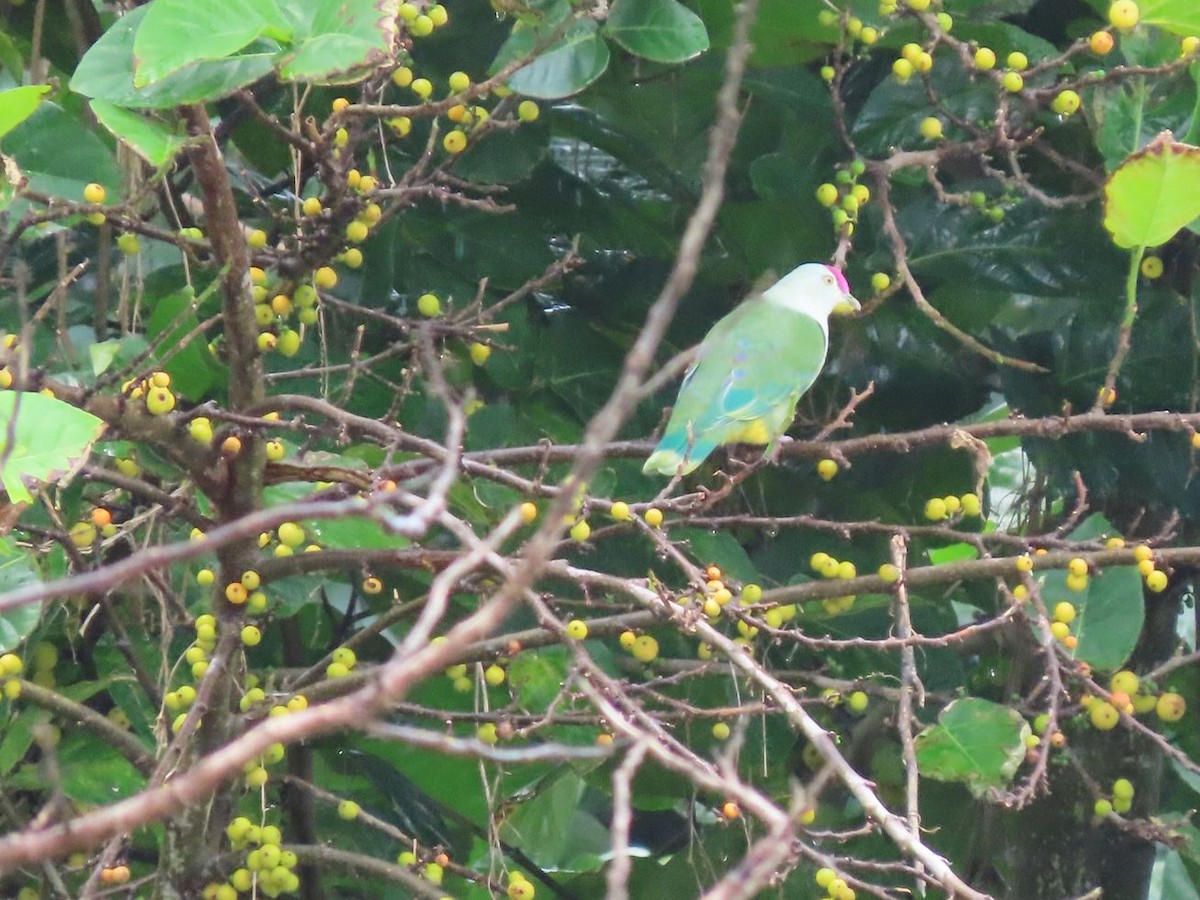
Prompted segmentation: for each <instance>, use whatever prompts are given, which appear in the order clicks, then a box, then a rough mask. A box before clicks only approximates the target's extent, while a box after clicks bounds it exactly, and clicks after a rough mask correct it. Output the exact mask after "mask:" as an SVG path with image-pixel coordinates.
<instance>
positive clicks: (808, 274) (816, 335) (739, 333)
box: [642, 263, 860, 476]
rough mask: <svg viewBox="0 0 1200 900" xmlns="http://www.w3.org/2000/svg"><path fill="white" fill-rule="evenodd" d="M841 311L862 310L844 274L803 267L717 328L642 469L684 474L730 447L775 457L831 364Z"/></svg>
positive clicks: (832, 269) (808, 265)
mask: <svg viewBox="0 0 1200 900" xmlns="http://www.w3.org/2000/svg"><path fill="white" fill-rule="evenodd" d="M843 305H845V306H848V307H849V309H851V310H857V309H859V308H860V307H859V303H858V301H857V300H855V299H854V297H852V296H851V294H850V285H848V284H847V283H846V277H845V276H844V275H843V274H842V273H841V271H840V270H839V269H837V268H835V267H834V266H827V265H823V264H821V263H805V264H804V265H802V266H799V267H798V268H796V269H793V270H792V271H791V272H789V273H788V274H787V275H785V276H784V277H783V278H781V279H779V281H778V282H776V283H775V284H774V286H772V287H771V288H769V289H768V290H766V291H764V292H763V293H762V294H761V295H759V296H756V297H752V298H750V299H749V300H746V301H745V302H744V303H742V304H740V305H739V306H738V307H737V308H736V309H734V310H733V311H732V312H730V313H729V314H728V315H726V316H725V317H724V318H722V319H721V320H720V321H719V322H717V324H715V325H714V326H713V327H712V329H711V330H710V331H709V332H708V334H707V335H706V336H705V338H704V340H703V341H702V342H701V343H700V349H699V351H698V353H697V356H696V361H695V363H693V364H692V367H691V368H690V369H688V371H687V374H686V375H684V377H683V384H682V385H680V388H679V397H678V399H677V400H676V401H675V409H674V410H673V411H672V413H671V420H670V421H669V422H668V423H667V430H666V432H665V433H664V434H663V436H662V440H660V441H659V442H658V446H657V447H655V448H654V452H653V453H652V454H650V458H649V459H647V460H646V464H645V466H643V468H642V471H643V472H646V473H647V474H649V473H652V472H657V473H659V474H661V475H668V476H671V475H686V474H687V473H689V472H691V471H692V470H693V469H695V468H696V467H697V466H699V465H700V463H702V462H704V460H705V459H706V458H707V457H708V455H709V454H710V453H712V452H713V450H715V449H716V448H717V447H718V446H721V445H724V444H758V445H766V447H767V452H771V450H773V449H774V447H775V445H776V444H777V443H778V441H779V439H780V438H781V437H782V436H783V433H784V432H785V431H787V429H788V426H789V425H791V424H792V419H793V418H794V417H795V414H796V403H797V402H799V400H800V397H801V396H802V395H803V394H804V392H805V391H807V390H808V389H809V388H810V387H811V386H812V383H813V382H814V381H815V380H816V378H817V374H818V373H819V372H820V371H821V367H822V366H823V365H825V353H826V351H827V350H828V348H829V315H830V314H831V313H832V312H834V310H837V309H838V307H841V306H843Z"/></svg>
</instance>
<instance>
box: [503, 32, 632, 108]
mask: <svg viewBox="0 0 1200 900" xmlns="http://www.w3.org/2000/svg"><path fill="white" fill-rule="evenodd" d="M558 21H559V22H561V19H559V20H558ZM557 28H558V24H557V23H555V24H551V23H550V21H546V22H539V23H538V24H536V25H530V24H528V23H525V22H518V23H517V24H516V25H515V26H513V30H512V33H511V34H510V35H509V37H508V40H507V41H505V42H504V46H503V47H501V48H500V52H499V53H498V54H497V55H496V60H495V62H493V63H492V67H491V70H490V71H491V72H492V73H493V74H494V73H495V72H498V71H499V70H500V69H502V68H503V67H504V66H506V65H508V64H509V63H511V62H514V61H516V60H520V59H525V58H527V57H529V56H530V55H531V54H532V53H533V52H534V51H535V50H537V49H538V48H539V47H540V46H542V45H543V44H544V43H545V42H546V41H548V40H550V38H551V37H552V36H553V35H554V33H555V32H556V30H557ZM608 59H609V56H608V45H607V44H606V43H604V41H603V40H602V39H601V38H600V35H599V26H598V25H597V24H596V23H595V22H594V21H592V20H591V19H579V20H576V21H574V22H572V23H571V24H570V25H568V26H567V28H566V31H565V33H564V34H563V36H562V37H561V38H560V39H559V40H557V41H555V42H554V43H553V44H551V45H550V46H549V47H548V48H546V49H545V50H543V51H542V52H541V53H540V54H539V55H538V56H537V58H536V59H534V60H533V62H531V63H530V64H529V65H527V66H525V67H524V68H522V69H518V70H517V71H516V72H515V73H513V75H512V77H511V78H509V80H508V86H509V87H510V88H512V89H513V90H514V91H517V92H518V93H521V94H525V95H526V96H528V97H536V98H538V99H541V100H557V99H559V98H561V97H570V96H571V95H572V94H577V93H579V92H580V91H582V90H583V89H584V88H585V87H587V86H588V85H589V84H591V83H592V82H593V81H595V80H596V79H597V78H599V77H600V76H601V75H603V74H604V70H605V69H607V68H608Z"/></svg>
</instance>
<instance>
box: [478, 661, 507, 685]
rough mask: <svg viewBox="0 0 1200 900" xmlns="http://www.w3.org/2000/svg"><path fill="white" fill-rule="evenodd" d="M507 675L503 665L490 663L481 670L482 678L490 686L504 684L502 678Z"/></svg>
mask: <svg viewBox="0 0 1200 900" xmlns="http://www.w3.org/2000/svg"><path fill="white" fill-rule="evenodd" d="M507 677H508V673H506V672H505V671H504V666H500V665H497V664H496V663H492V664H491V665H490V666H488V667H487V668H486V669H484V670H483V680H484V681H486V682H487V683H488V684H489V685H491V686H492V687H499V686H500V685H502V684H504V679H505V678H507Z"/></svg>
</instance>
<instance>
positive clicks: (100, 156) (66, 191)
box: [0, 102, 121, 201]
mask: <svg viewBox="0 0 1200 900" xmlns="http://www.w3.org/2000/svg"><path fill="white" fill-rule="evenodd" d="M0 147H2V148H3V150H4V152H5V153H7V154H8V155H10V156H11V157H12V158H13V159H15V160H16V162H17V165H18V166H20V168H21V173H22V174H23V175H25V176H26V177H27V178H28V179H29V186H30V187H31V188H33V189H34V190H36V191H41V192H42V193H45V194H50V195H51V196H53V197H62V198H63V199H66V200H74V201H79V200H80V199H82V197H83V188H84V186H85V185H86V184H88V182H92V181H95V182H97V183H99V184H102V185H104V186H105V187H106V188H108V190H109V196H110V197H111V196H113V195H115V194H116V193H117V192H119V190H120V187H121V172H120V169H118V168H117V164H116V160H115V159H114V158H113V154H112V151H111V150H110V149H109V148H108V147H107V146H105V144H104V142H103V141H101V140H100V138H99V137H97V136H96V134H95V133H94V132H92V131H91V130H90V129H88V128H86V127H85V126H84V124H83V123H82V122H81V121H80V119H79V116H77V115H72V114H71V113H69V112H67V111H65V110H64V109H63V108H62V107H61V106H58V105H57V104H54V103H49V102H46V103H42V105H41V106H40V107H38V109H37V110H36V111H35V112H34V114H33V115H31V116H30V117H29V118H28V119H26V120H25V121H24V122H22V123H21V124H20V125H18V126H17V127H16V128H15V129H13V130H12V131H11V132H9V133H8V135H6V136H5V137H4V139H3V144H0Z"/></svg>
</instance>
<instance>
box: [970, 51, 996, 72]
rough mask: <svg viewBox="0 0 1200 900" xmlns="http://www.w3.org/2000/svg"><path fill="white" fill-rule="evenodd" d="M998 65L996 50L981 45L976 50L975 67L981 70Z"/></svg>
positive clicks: (984, 70)
mask: <svg viewBox="0 0 1200 900" xmlns="http://www.w3.org/2000/svg"><path fill="white" fill-rule="evenodd" d="M995 67H996V51H995V50H992V49H991V48H990V47H980V48H979V49H978V50H976V51H975V68H976V69H979V71H981V72H986V71H988V70H989V69H994V68H995Z"/></svg>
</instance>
